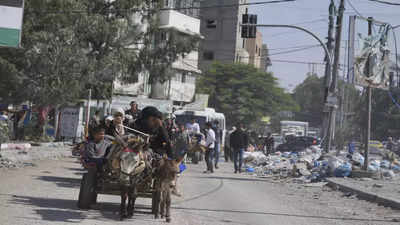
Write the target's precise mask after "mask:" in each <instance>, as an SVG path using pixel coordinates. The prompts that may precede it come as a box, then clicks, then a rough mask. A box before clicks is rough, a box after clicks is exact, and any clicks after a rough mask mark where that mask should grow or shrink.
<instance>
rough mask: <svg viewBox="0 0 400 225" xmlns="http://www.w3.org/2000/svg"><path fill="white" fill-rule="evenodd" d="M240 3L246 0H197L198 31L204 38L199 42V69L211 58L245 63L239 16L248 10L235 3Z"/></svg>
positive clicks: (210, 61)
mask: <svg viewBox="0 0 400 225" xmlns="http://www.w3.org/2000/svg"><path fill="white" fill-rule="evenodd" d="M243 3H247V0H203V1H201V5H200V6H201V9H200V17H201V27H200V33H201V34H202V36H203V37H204V39H203V40H202V41H201V44H200V54H199V57H200V58H199V64H200V68H201V69H202V70H204V69H207V68H208V67H209V66H210V64H211V63H212V62H213V61H219V62H223V63H234V62H241V63H248V62H249V53H248V52H247V50H246V41H247V40H246V39H243V38H242V37H241V27H240V23H241V22H242V15H243V14H245V13H247V12H248V7H247V6H243V5H239V4H243ZM227 5H229V7H227ZM222 6H223V7H222Z"/></svg>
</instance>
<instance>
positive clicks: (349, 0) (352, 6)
mask: <svg viewBox="0 0 400 225" xmlns="http://www.w3.org/2000/svg"><path fill="white" fill-rule="evenodd" d="M347 3H349V5H350V7H351V8H352V9H353V10H354V12H356V13H357V15H359V16H361V17H364V16H363V15H362V14H361V13H360V12H359V11H358V10H357V9H356V7H354V5H353V4H352V3H351V0H347Z"/></svg>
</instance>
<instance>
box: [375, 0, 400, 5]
mask: <svg viewBox="0 0 400 225" xmlns="http://www.w3.org/2000/svg"><path fill="white" fill-rule="evenodd" d="M368 1H370V2H377V3H381V4H386V5H397V6H400V3H394V2H388V1H382V0H368Z"/></svg>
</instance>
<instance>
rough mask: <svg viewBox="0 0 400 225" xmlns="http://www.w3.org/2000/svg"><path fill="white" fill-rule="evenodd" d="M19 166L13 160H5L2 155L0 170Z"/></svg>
mask: <svg viewBox="0 0 400 225" xmlns="http://www.w3.org/2000/svg"><path fill="white" fill-rule="evenodd" d="M15 167H17V165H16V164H15V163H14V162H12V161H11V160H8V159H5V158H3V157H1V155H0V168H15Z"/></svg>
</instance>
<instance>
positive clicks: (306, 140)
mask: <svg viewBox="0 0 400 225" xmlns="http://www.w3.org/2000/svg"><path fill="white" fill-rule="evenodd" d="M312 145H318V140H317V139H316V138H314V137H307V136H300V137H293V138H290V139H288V141H287V142H286V143H284V144H280V145H279V146H278V147H277V148H276V151H280V152H301V151H304V150H305V149H306V148H308V147H310V146H312Z"/></svg>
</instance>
